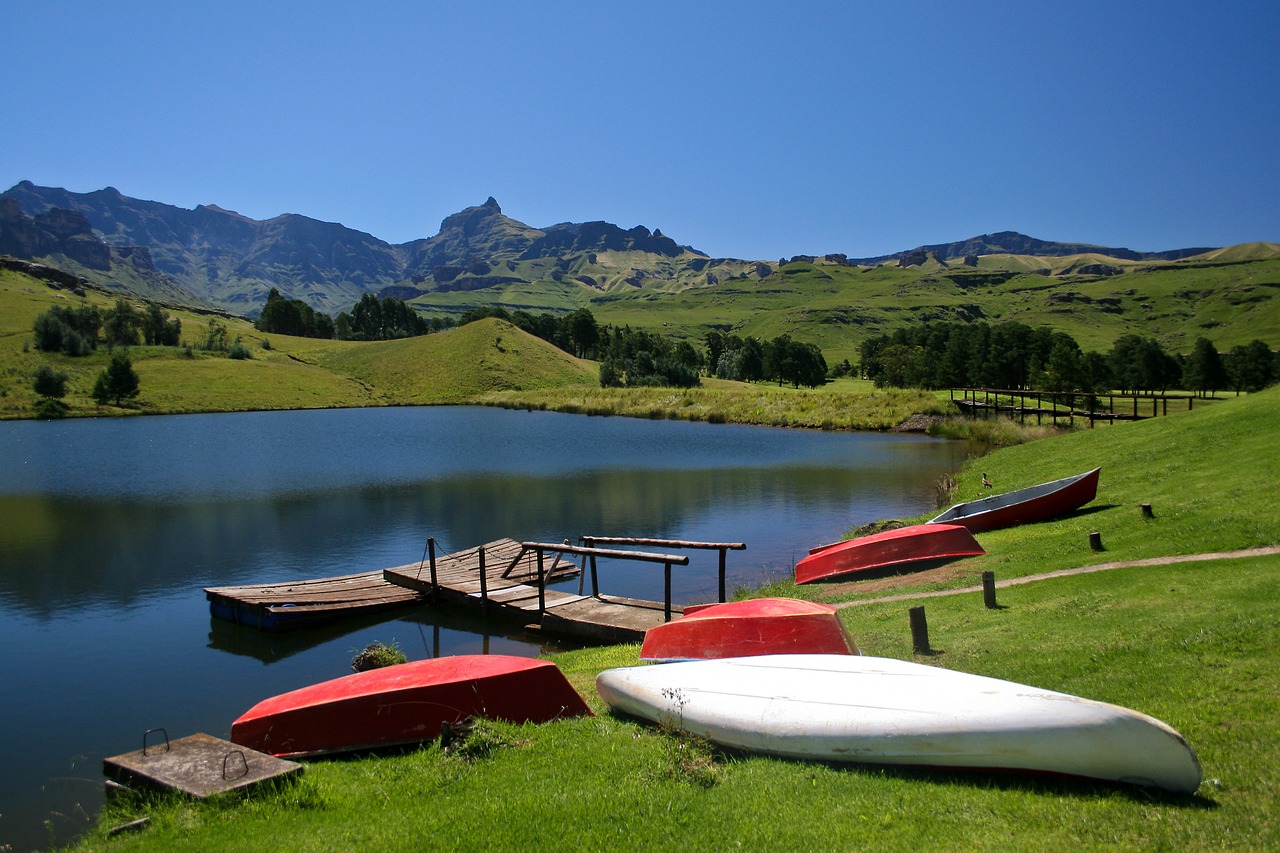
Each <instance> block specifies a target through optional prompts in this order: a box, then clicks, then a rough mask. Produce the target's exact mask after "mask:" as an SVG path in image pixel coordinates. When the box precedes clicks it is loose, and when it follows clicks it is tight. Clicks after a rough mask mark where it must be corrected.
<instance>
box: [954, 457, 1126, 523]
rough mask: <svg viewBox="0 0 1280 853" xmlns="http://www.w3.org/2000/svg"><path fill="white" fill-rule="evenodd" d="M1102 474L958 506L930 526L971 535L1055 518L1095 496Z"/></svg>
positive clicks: (1095, 472)
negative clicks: (950, 526)
mask: <svg viewBox="0 0 1280 853" xmlns="http://www.w3.org/2000/svg"><path fill="white" fill-rule="evenodd" d="M1101 471H1102V469H1101V468H1094V469H1093V470H1092V471H1085V472H1084V473H1083V474H1077V475H1076V476H1074V477H1064V478H1062V479H1061V480H1053V481H1051V482H1048V483H1041V484H1040V485H1038V486H1028V487H1027V488H1025V489H1018V490H1016V491H1012V492H1006V493H1005V494H1002V495H991V496H990V497H985V498H979V499H978V500H976V501H966V502H965V503H959V504H956V505H955V506H953V507H951V508H950V509H948V510H947V511H946V512H944V513H942V514H941V515H939V516H937V517H935V518H932V519H930V520H929V523H930V524H962V525H964V526H965V527H967V528H969V529H970V530H971V531H973V532H974V533H980V532H982V531H983V530H998V529H999V528H1002V527H1013V526H1015V525H1018V524H1031V523H1032V522H1036V521H1047V520H1049V519H1051V518H1057V517H1058V516H1060V515H1066V514H1067V513H1069V512H1071V511H1072V510H1077V509H1079V508H1080V507H1082V506H1084V505H1085V504H1087V503H1088V502H1089V501H1091V500H1093V499H1094V498H1096V497H1097V496H1098V475H1099V474H1100V473H1101Z"/></svg>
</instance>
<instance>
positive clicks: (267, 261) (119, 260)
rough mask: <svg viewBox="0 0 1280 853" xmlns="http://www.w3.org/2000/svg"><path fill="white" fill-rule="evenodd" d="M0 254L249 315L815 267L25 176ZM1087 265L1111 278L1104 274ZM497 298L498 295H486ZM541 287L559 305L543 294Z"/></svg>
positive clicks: (665, 244)
mask: <svg viewBox="0 0 1280 853" xmlns="http://www.w3.org/2000/svg"><path fill="white" fill-rule="evenodd" d="M1207 251H1210V249H1208V248H1188V249H1176V250H1171V251H1166V252H1154V253H1142V252H1134V251H1132V250H1130V249H1122V248H1109V247H1100V246H1089V245H1084V244H1077V243H1057V242H1051V241H1045V240H1038V239H1035V238H1033V237H1028V236H1026V235H1023V234H1019V233H1017V232H1012V231H1006V232H1000V233H996V234H984V235H981V236H979V237H974V238H971V239H969V240H965V241H960V242H956V243H947V244H936V245H928V246H920V247H917V248H915V249H909V250H904V251H902V252H898V253H895V254H892V255H884V256H881V257H876V258H861V259H850V258H848V257H846V256H845V255H843V254H831V255H826V256H824V258H823V260H824V261H825V262H827V263H836V264H840V265H846V266H879V265H885V264H896V265H898V266H903V267H907V266H915V265H920V266H925V265H941V266H948V265H949V264H950V263H951V262H953V261H956V260H962V262H963V264H965V265H968V266H977V258H979V257H981V256H990V255H1000V254H1007V255H1016V256H1036V257H1066V256H1074V255H1084V256H1088V257H1091V258H1093V259H1095V260H1097V259H1103V260H1105V259H1108V258H1109V259H1119V260H1125V261H1137V260H1162V261H1169V260H1177V259H1181V258H1186V257H1191V256H1195V255H1198V254H1202V253H1204V252H1207ZM0 253H6V254H11V255H14V256H16V257H19V258H26V259H36V260H40V261H43V262H46V263H48V264H50V265H52V266H58V267H62V268H65V269H68V270H69V271H71V272H74V273H76V274H78V275H81V276H84V277H85V278H88V279H90V280H91V281H95V282H96V283H100V284H104V285H105V286H108V287H113V288H114V289H117V290H120V291H123V292H127V293H132V294H134V295H137V296H143V297H148V298H155V299H161V300H163V301H169V302H177V303H185V304H189V305H197V306H212V307H217V308H221V309H224V310H228V311H232V312H236V313H239V314H244V315H248V316H253V315H254V314H256V313H257V311H258V310H260V308H261V306H262V304H263V303H264V302H265V301H266V297H267V293H268V292H269V291H270V290H271V288H276V289H277V290H279V291H280V292H281V293H282V294H284V295H285V296H287V297H290V298H296V299H302V300H304V301H306V302H307V303H308V304H310V305H312V306H313V307H315V308H316V309H318V310H321V311H325V312H328V313H331V314H332V313H337V312H338V311H341V310H346V309H349V308H350V306H351V305H352V304H354V303H355V302H356V301H357V300H359V299H360V297H361V296H363V295H364V294H366V293H378V294H389V295H395V296H397V297H398V298H401V299H407V300H408V299H414V298H417V297H421V296H424V295H426V294H447V293H451V292H459V291H460V292H463V293H462V294H460V298H457V299H454V300H453V303H452V304H453V306H454V308H455V309H459V308H461V307H462V306H465V304H466V303H467V301H468V300H467V299H466V296H465V294H466V293H467V292H474V291H485V292H486V298H485V299H484V300H480V301H482V302H484V303H485V304H493V303H494V302H495V301H496V302H500V303H502V304H506V305H508V306H509V307H517V308H534V309H536V308H538V307H539V306H540V305H546V304H552V303H554V304H563V303H564V302H565V296H566V293H567V292H569V291H586V293H587V296H588V297H589V298H596V297H604V296H606V295H611V294H619V295H620V294H634V293H637V292H642V291H656V292H673V291H684V290H690V289H703V288H714V287H715V286H716V285H719V284H721V283H722V282H726V281H728V280H730V279H733V280H738V281H743V280H747V281H750V280H756V281H758V280H760V279H763V278H767V277H768V276H770V275H773V274H774V273H775V272H776V271H777V269H778V268H779V267H780V266H782V265H783V264H786V263H788V262H791V261H799V260H808V261H812V260H815V259H814V258H811V257H807V256H797V257H796V258H792V259H785V258H784V259H781V260H779V261H778V262H766V261H760V260H746V259H734V258H712V257H709V256H708V255H707V254H706V253H704V252H701V251H699V250H697V249H695V248H693V247H691V246H687V245H681V244H678V243H677V242H676V241H675V240H673V239H671V238H670V237H668V236H666V235H665V234H663V233H662V232H661V231H660V230H653V231H650V230H649V229H648V228H647V227H645V226H636V227H634V228H631V229H623V228H621V227H619V226H617V225H613V224H611V223H608V222H601V221H596V222H582V223H569V222H565V223H559V224H556V225H550V226H546V227H541V228H535V227H533V226H530V225H527V224H525V223H523V222H520V221H518V220H515V219H512V218H510V217H508V216H506V215H505V214H504V213H503V212H502V208H501V207H500V206H499V204H498V202H497V201H496V200H495V199H493V198H492V197H491V198H489V199H487V200H486V201H485V202H484V203H483V204H480V205H476V206H474V207H469V208H466V209H465V210H462V211H459V212H458V213H455V214H452V215H451V216H448V217H446V218H445V220H444V221H443V222H442V223H441V225H440V231H439V233H437V234H436V235H435V236H433V237H430V238H423V239H418V240H412V241H409V242H407V243H400V244H391V243H387V242H385V241H383V240H380V239H378V238H377V237H374V236H373V235H371V234H367V233H365V232H363V231H357V230H354V229H351V228H347V227H345V226H343V225H340V224H338V223H332V222H322V221H319V220H316V219H311V218H309V217H306V216H301V215H298V214H292V213H286V214H282V215H280V216H277V217H274V218H272V219H267V220H256V219H251V218H249V217H247V216H242V215H241V214H239V213H236V212H234V211H232V210H227V209H225V208H222V207H219V206H217V205H212V204H211V205H200V206H198V207H196V208H195V209H192V210H188V209H185V208H181V207H176V206H173V205H169V204H163V203H161V202H156V201H144V200H140V199H135V198H130V197H129V196H126V195H124V194H122V193H121V192H120V191H119V190H117V189H115V188H113V187H107V188H106V189H102V190H98V191H96V192H89V193H75V192H71V191H69V190H65V189H61V188H56V187H41V186H37V185H35V184H33V183H31V182H30V181H22V182H20V183H18V184H17V185H15V186H14V187H12V188H11V189H9V190H7V191H6V192H4V193H0ZM1092 266H1094V267H1096V269H1094V270H1093V271H1094V272H1100V273H1102V274H1106V269H1107V265H1106V263H1099V264H1093V265H1092ZM495 289H496V290H500V291H501V292H502V296H501V299H497V300H495V299H494V298H493V295H492V292H493V291H494V290H495ZM547 289H550V290H551V291H558V292H559V295H558V297H557V298H556V299H553V300H550V301H548V300H546V299H544V298H543V296H542V295H541V292H542V291H545V290H547ZM477 295H478V294H477ZM579 295H581V294H579ZM575 298H576V297H575ZM569 301H573V300H572V299H571V300H569ZM579 301H586V300H579Z"/></svg>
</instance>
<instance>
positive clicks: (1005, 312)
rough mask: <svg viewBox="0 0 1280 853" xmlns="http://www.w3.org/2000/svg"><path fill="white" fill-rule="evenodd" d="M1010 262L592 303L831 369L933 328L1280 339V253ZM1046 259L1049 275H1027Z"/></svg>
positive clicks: (686, 333) (796, 277) (855, 273)
mask: <svg viewBox="0 0 1280 853" xmlns="http://www.w3.org/2000/svg"><path fill="white" fill-rule="evenodd" d="M1255 253H1256V254H1258V255H1265V254H1266V253H1265V252H1260V251H1255ZM1226 257H1229V255H1228V256H1226ZM1013 260H1014V259H1012V258H1011V256H1001V257H996V256H993V257H992V258H991V259H988V258H981V259H979V265H978V266H977V267H976V268H975V267H965V266H959V265H957V266H950V267H946V268H944V267H942V266H941V265H938V264H933V265H932V266H929V267H906V268H903V267H897V266H880V267H873V268H865V267H850V266H846V265H840V264H830V263H822V262H797V263H790V264H787V265H785V266H783V267H780V268H779V270H778V272H777V273H775V274H774V275H770V276H768V277H766V278H763V279H758V280H743V279H731V280H728V281H726V282H722V283H721V284H720V285H719V286H717V287H715V288H708V289H699V290H686V291H684V292H681V293H673V294H663V295H660V296H659V295H655V294H651V293H630V294H620V295H605V296H600V297H597V298H594V299H592V300H591V301H590V302H589V305H588V307H590V309H591V310H592V311H593V312H594V313H595V315H596V317H597V319H599V320H601V321H602V322H610V323H615V324H619V325H632V326H636V327H641V328H650V329H655V330H657V329H661V330H665V331H666V332H668V333H669V334H673V335H676V336H681V337H685V338H688V339H691V340H700V339H701V338H702V337H703V336H704V335H705V334H706V332H708V331H710V330H712V329H719V330H722V331H733V332H734V333H735V334H751V335H756V336H758V337H762V338H765V337H770V338H771V337H774V336H776V335H778V334H781V333H783V332H786V333H788V334H790V335H792V337H794V338H796V339H798V340H803V341H811V342H813V343H816V344H818V346H820V347H821V348H822V350H823V354H824V355H825V356H826V359H827V361H828V363H835V362H838V361H840V360H841V359H844V358H848V359H849V360H850V361H852V362H854V363H856V362H857V360H858V346H859V345H860V344H861V343H862V341H864V340H866V339H867V338H869V337H873V336H876V335H881V334H884V333H886V332H891V331H893V330H894V329H896V328H899V327H902V326H905V325H908V324H915V323H925V322H930V321H960V322H973V321H979V320H980V321H986V322H989V323H998V322H1000V321H1003V320H1016V321H1018V322H1021V323H1026V324H1028V325H1032V326H1039V325H1049V326H1051V327H1052V328H1053V329H1055V330H1059V331H1063V332H1066V333H1068V334H1070V335H1072V336H1073V337H1074V338H1075V339H1076V340H1077V341H1078V342H1079V343H1080V345H1081V346H1082V347H1083V348H1085V349H1098V350H1105V349H1107V348H1109V347H1110V345H1111V344H1112V343H1113V342H1114V341H1115V340H1116V339H1117V338H1119V337H1120V336H1121V335H1124V334H1129V333H1135V334H1140V335H1144V336H1149V337H1153V338H1156V339H1157V340H1159V341H1160V342H1161V343H1162V344H1163V345H1164V346H1165V347H1166V348H1167V349H1170V350H1171V351H1173V352H1183V353H1186V352H1190V350H1191V348H1192V346H1193V344H1194V342H1195V340H1196V338H1198V337H1201V336H1204V337H1207V338H1208V339H1209V340H1211V341H1213V342H1214V344H1215V345H1216V346H1217V347H1218V349H1219V350H1223V351H1225V350H1227V349H1230V348H1231V347H1233V346H1236V345H1238V344H1244V343H1248V342H1249V341H1251V340H1253V339H1255V338H1261V339H1262V340H1264V341H1266V342H1268V343H1270V344H1271V345H1272V346H1276V345H1278V344H1280V256H1271V257H1259V258H1257V259H1254V260H1243V261H1235V260H1229V259H1228V260H1215V259H1205V258H1197V259H1187V260H1185V261H1176V262H1150V261H1139V262H1132V261H1122V260H1115V259H1103V258H1098V257H1096V256H1090V255H1079V256H1067V257H1060V258H1051V259H1048V258H1046V259H1039V258H1037V259H1031V258H1021V259H1020V260H1021V262H1022V263H1017V264H1015V263H1013ZM1104 260H1105V261H1108V263H1106V264H1103V263H1101V261H1104ZM988 262H989V263H991V264H993V266H991V267H988V266H987V264H988ZM1042 262H1043V263H1042ZM1037 263H1040V264H1041V267H1040V268H1041V269H1043V270H1046V271H1047V273H1043V272H1042V273H1036V272H1028V271H1027V269H1026V268H1027V267H1030V266H1032V265H1033V264H1037ZM1051 265H1056V266H1057V268H1058V272H1056V273H1055V271H1054V270H1053V269H1051ZM1001 266H1004V267H1008V266H1014V267H1018V266H1021V267H1022V269H1003V268H999V267H1001ZM1104 266H1105V267H1106V269H1101V267H1104ZM1072 269H1074V270H1076V271H1075V272H1071V271H1070V270H1072Z"/></svg>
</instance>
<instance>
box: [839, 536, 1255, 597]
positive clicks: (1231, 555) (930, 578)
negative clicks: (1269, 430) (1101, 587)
mask: <svg viewBox="0 0 1280 853" xmlns="http://www.w3.org/2000/svg"><path fill="white" fill-rule="evenodd" d="M1277 554H1280V546H1272V547H1268V548H1249V549H1246V550H1244V551H1222V552H1219V553H1216V554H1183V555H1181V556H1177V557H1151V558H1149V559H1146V560H1129V561H1127V562H1120V563H1098V564H1097V565H1094V566H1079V567H1077V568H1074V569H1061V570H1059V571H1056V572H1044V573H1043V574H1038V575H1023V576H1022V577H1020V578H1009V579H1008V580H1003V581H996V589H1000V588H1001V587H1006V586H1017V585H1019V584H1024V583H1034V582H1035V581H1042V580H1048V579H1049V578H1061V577H1066V576H1067V575H1083V574H1088V573H1089V572H1105V571H1109V570H1111V569H1125V568H1129V567H1132V566H1167V565H1171V564H1173V563H1195V562H1200V561H1203V560H1234V559H1238V558H1241V557H1270V556H1274V555H1277ZM980 575H981V572H975V571H972V570H967V571H966V570H964V569H962V568H957V567H954V566H943V567H941V568H937V569H931V570H929V571H927V572H917V573H915V574H910V575H900V576H897V577H892V578H882V579H880V580H875V581H869V582H864V583H858V584H853V583H846V584H840V585H838V586H833V587H831V588H830V589H829V590H828V595H838V594H840V593H842V592H851V591H852V590H854V589H857V590H858V591H859V592H879V591H880V590H882V589H894V588H898V587H903V586H906V585H907V584H917V583H932V582H937V581H945V580H950V579H952V578H958V577H965V576H980ZM966 592H982V586H981V585H978V586H966V587H961V588H957V589H943V590H937V591H935V592H915V593H908V594H904V595H889V596H883V597H881V598H868V599H863V600H861V601H841V602H838V603H836V604H835V605H834V606H835V607H839V608H844V607H858V606H860V605H863V604H879V603H882V602H886V601H907V600H909V599H916V598H937V597H939V596H943V595H960V594H962V593H966Z"/></svg>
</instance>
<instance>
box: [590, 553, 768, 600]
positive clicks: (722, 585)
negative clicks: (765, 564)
mask: <svg viewBox="0 0 1280 853" xmlns="http://www.w3.org/2000/svg"><path fill="white" fill-rule="evenodd" d="M578 538H580V539H581V540H582V542H583V543H584V544H585V545H586V546H587V547H590V548H593V547H595V545H596V543H598V542H604V543H607V544H610V545H658V546H660V547H664V548H692V549H701V550H706V551H719V552H720V573H719V600H720V602H721V603H722V604H723V603H724V600H725V581H724V578H725V562H726V554H727V552H729V551H745V550H746V548H747V544H746V543H745V542H690V541H687V540H684V539H651V538H646V537H634V536H580V537H578ZM629 553H630V552H629ZM685 564H687V561H686V563H682V564H681V565H685ZM584 568H585V567H584ZM582 582H583V576H582V575H579V576H578V589H579V592H581V589H582ZM599 593H600V590H599V585H598V583H597V581H596V562H595V558H592V560H591V594H592V595H595V596H598V595H599ZM670 597H671V596H670V594H668V596H667V598H668V599H670ZM670 604H671V602H670V600H668V602H667V605H668V608H669V607H670Z"/></svg>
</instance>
